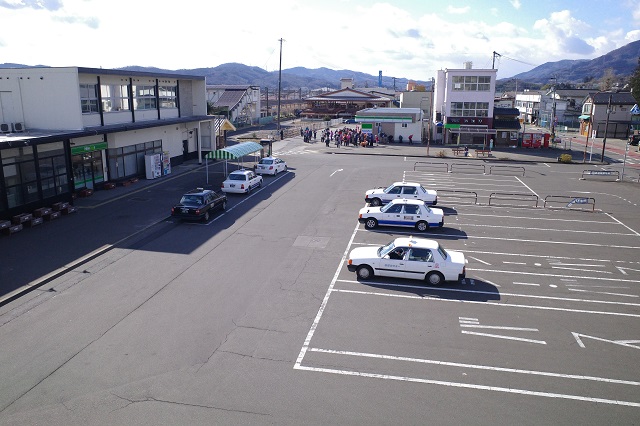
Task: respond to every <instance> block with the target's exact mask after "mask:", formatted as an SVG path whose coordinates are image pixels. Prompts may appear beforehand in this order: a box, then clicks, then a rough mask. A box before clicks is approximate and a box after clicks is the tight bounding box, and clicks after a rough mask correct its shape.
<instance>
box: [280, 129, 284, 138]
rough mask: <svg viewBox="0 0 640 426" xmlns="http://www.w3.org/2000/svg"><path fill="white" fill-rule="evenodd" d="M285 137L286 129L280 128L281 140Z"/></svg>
mask: <svg viewBox="0 0 640 426" xmlns="http://www.w3.org/2000/svg"><path fill="white" fill-rule="evenodd" d="M283 139H284V130H282V129H280V140H283Z"/></svg>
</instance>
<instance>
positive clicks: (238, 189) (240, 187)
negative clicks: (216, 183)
mask: <svg viewBox="0 0 640 426" xmlns="http://www.w3.org/2000/svg"><path fill="white" fill-rule="evenodd" d="M261 186H262V176H258V175H256V174H255V173H254V172H253V171H252V170H236V171H235V172H231V173H229V176H227V179H226V180H225V181H224V182H222V187H221V189H222V192H235V193H239V194H245V193H246V194H248V193H249V192H251V190H252V189H254V188H258V187H261Z"/></svg>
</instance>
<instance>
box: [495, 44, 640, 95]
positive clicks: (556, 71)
mask: <svg viewBox="0 0 640 426" xmlns="http://www.w3.org/2000/svg"><path fill="white" fill-rule="evenodd" d="M638 57H640V40H638V41H634V42H631V43H629V44H627V45H626V46H622V47H621V48H619V49H616V50H612V51H611V52H609V53H607V54H606V55H602V56H600V57H598V58H595V59H591V60H588V59H578V60H563V61H558V62H547V63H546V64H542V65H540V66H538V67H535V68H534V69H532V70H531V71H527V72H523V73H520V74H518V75H514V76H513V77H511V78H509V79H501V80H503V81H504V80H510V79H518V80H521V81H523V82H528V83H537V84H547V83H549V80H550V79H551V78H552V77H556V78H557V81H558V83H583V82H585V81H588V80H589V79H599V78H602V76H603V75H604V73H605V71H606V70H607V69H608V68H611V69H613V72H614V73H615V75H617V76H619V77H628V76H630V75H632V74H633V72H634V71H635V69H636V67H637V66H638Z"/></svg>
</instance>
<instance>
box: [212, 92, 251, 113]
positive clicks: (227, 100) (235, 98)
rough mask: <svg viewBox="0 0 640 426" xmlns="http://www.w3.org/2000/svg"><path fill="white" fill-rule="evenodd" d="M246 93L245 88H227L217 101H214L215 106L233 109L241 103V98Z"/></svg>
mask: <svg viewBox="0 0 640 426" xmlns="http://www.w3.org/2000/svg"><path fill="white" fill-rule="evenodd" d="M245 93H246V91H245V90H225V91H224V92H223V93H222V95H221V96H220V97H219V98H218V100H217V101H215V102H214V103H213V106H214V107H228V108H229V109H233V108H234V107H235V106H236V105H238V104H239V103H240V100H241V99H242V97H243V96H244V94H245Z"/></svg>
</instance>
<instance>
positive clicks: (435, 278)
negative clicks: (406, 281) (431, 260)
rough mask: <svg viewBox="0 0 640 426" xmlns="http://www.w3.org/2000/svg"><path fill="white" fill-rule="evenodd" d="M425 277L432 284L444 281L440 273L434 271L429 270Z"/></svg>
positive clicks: (435, 284)
mask: <svg viewBox="0 0 640 426" xmlns="http://www.w3.org/2000/svg"><path fill="white" fill-rule="evenodd" d="M425 279H426V280H427V282H428V283H429V284H431V285H432V286H438V285H440V284H442V283H443V282H444V277H443V276H442V274H441V273H440V272H435V271H431V272H429V273H428V274H427V276H426V278H425Z"/></svg>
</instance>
